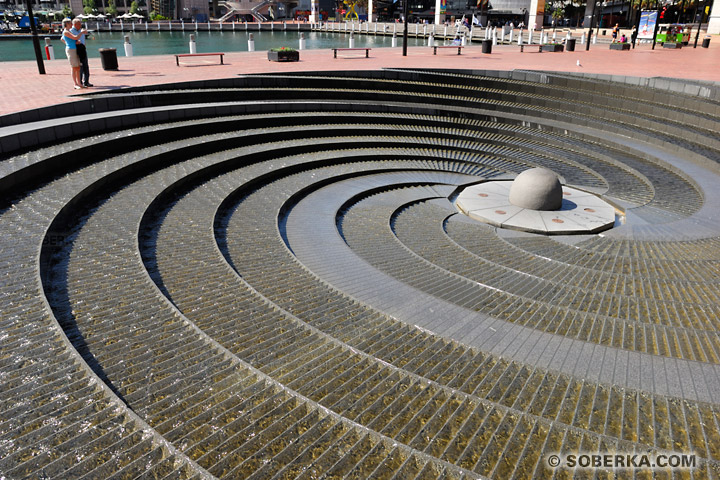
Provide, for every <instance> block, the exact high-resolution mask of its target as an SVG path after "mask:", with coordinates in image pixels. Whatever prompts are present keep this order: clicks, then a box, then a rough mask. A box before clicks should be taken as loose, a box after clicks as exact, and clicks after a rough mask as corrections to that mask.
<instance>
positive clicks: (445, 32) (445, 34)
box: [443, 25, 447, 38]
mask: <svg viewBox="0 0 720 480" xmlns="http://www.w3.org/2000/svg"><path fill="white" fill-rule="evenodd" d="M443 38H447V25H445V31H444V32H443Z"/></svg>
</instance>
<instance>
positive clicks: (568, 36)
mask: <svg viewBox="0 0 720 480" xmlns="http://www.w3.org/2000/svg"><path fill="white" fill-rule="evenodd" d="M571 38H572V33H570V30H568V32H567V35H565V41H566V43H567V40H570V39H571Z"/></svg>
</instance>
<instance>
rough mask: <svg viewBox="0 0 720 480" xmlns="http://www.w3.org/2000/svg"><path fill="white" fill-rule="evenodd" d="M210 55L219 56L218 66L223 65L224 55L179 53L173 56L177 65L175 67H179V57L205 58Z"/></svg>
mask: <svg viewBox="0 0 720 480" xmlns="http://www.w3.org/2000/svg"><path fill="white" fill-rule="evenodd" d="M211 55H219V56H220V65H225V64H224V63H223V55H225V54H224V53H179V54H177V55H175V63H177V66H178V67H179V66H180V57H207V56H211Z"/></svg>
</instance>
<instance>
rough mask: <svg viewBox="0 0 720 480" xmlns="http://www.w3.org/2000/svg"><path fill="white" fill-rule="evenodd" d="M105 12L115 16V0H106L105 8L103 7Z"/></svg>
mask: <svg viewBox="0 0 720 480" xmlns="http://www.w3.org/2000/svg"><path fill="white" fill-rule="evenodd" d="M105 13H107V14H108V15H110V16H111V17H117V14H118V9H117V6H116V5H115V0H108V2H107V8H106V9H105Z"/></svg>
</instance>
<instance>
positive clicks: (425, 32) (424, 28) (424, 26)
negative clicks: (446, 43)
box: [423, 23, 427, 37]
mask: <svg viewBox="0 0 720 480" xmlns="http://www.w3.org/2000/svg"><path fill="white" fill-rule="evenodd" d="M425 36H427V23H423V37H425Z"/></svg>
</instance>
